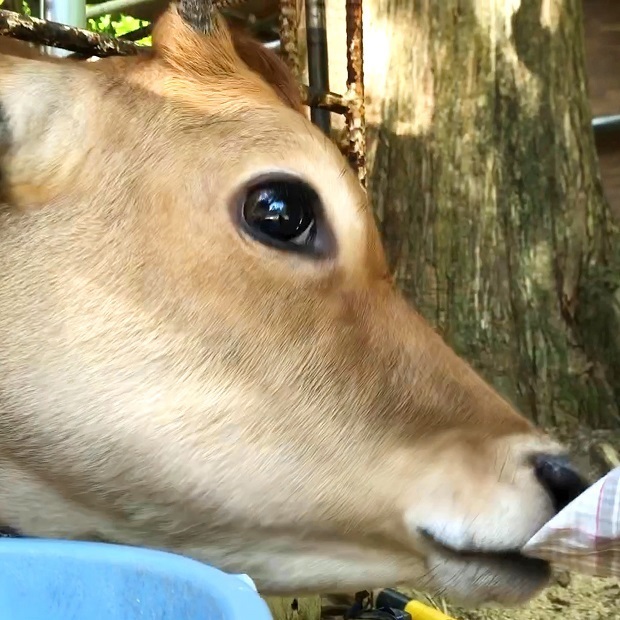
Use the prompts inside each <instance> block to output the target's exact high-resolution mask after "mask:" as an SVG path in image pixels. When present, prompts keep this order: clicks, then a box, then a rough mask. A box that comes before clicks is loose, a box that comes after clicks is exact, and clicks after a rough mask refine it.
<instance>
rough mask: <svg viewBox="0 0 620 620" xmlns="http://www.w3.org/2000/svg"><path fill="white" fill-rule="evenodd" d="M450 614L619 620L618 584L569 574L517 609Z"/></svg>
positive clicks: (487, 618)
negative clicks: (566, 582)
mask: <svg viewBox="0 0 620 620" xmlns="http://www.w3.org/2000/svg"><path fill="white" fill-rule="evenodd" d="M450 611H451V612H452V616H453V617H454V618H456V619H458V620H560V619H562V620H620V582H619V581H618V580H613V579H594V578H589V577H583V576H581V575H571V578H570V584H568V585H565V582H564V583H563V584H562V585H559V584H557V585H554V586H552V587H550V588H548V589H547V590H546V591H545V592H544V593H543V594H541V595H540V596H539V597H538V598H537V599H535V600H533V601H532V602H531V603H530V604H529V605H527V606H526V607H523V608H521V609H511V610H504V609H482V610H476V611H467V612H461V611H459V610H454V609H453V610H450Z"/></svg>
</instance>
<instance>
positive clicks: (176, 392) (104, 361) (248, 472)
mask: <svg viewBox="0 0 620 620" xmlns="http://www.w3.org/2000/svg"><path fill="white" fill-rule="evenodd" d="M153 42H154V48H153V52H152V53H151V54H148V55H146V56H144V57H139V58H133V59H111V60H109V61H108V60H102V61H100V62H97V63H76V62H73V61H69V60H65V61H58V62H43V61H40V60H32V59H22V58H15V57H9V56H0V190H1V195H2V201H1V203H0V369H1V372H0V522H2V523H4V524H6V525H9V526H12V527H14V528H17V529H18V530H20V531H22V532H24V533H26V534H32V535H37V536H48V537H67V538H85V539H92V538H99V539H105V540H110V541H116V542H120V543H128V544H136V545H148V546H151V547H160V548H166V549H170V550H174V551H177V552H180V553H185V554H188V555H190V556H193V557H196V558H199V559H201V560H204V561H207V562H209V563H211V564H214V565H216V566H218V567H220V568H222V569H224V570H228V571H233V572H237V571H243V572H246V573H248V574H250V575H251V576H252V577H253V578H254V579H255V580H256V582H257V583H258V585H259V588H260V589H261V590H262V591H263V592H264V593H291V592H295V593H302V592H308V591H321V590H322V591H335V592H338V591H346V590H351V589H355V588H361V587H375V586H383V585H396V584H399V583H406V584H410V585H414V586H417V587H420V588H428V589H439V590H442V591H444V592H446V593H447V594H448V595H451V596H453V597H456V598H460V599H464V600H467V601H469V602H481V601H487V600H496V601H501V602H504V603H518V602H521V601H524V600H526V599H528V598H529V597H531V596H532V595H533V594H534V593H536V592H537V591H538V590H539V589H540V588H541V587H542V586H543V585H544V583H545V582H546V579H547V577H548V567H547V565H546V564H544V563H542V562H537V561H534V560H527V559H525V558H524V557H522V556H520V555H519V553H518V552H519V548H520V547H521V545H522V544H523V543H524V542H525V541H526V540H528V538H529V537H530V536H531V535H532V534H533V533H534V532H535V531H536V530H537V529H538V528H539V527H540V526H541V525H542V524H543V523H544V522H545V521H546V520H548V519H549V518H550V517H551V516H552V515H553V514H554V512H555V511H556V510H557V508H558V507H559V506H561V505H563V504H564V503H566V501H568V500H569V499H571V498H572V497H574V495H575V494H576V493H578V492H579V491H580V490H581V488H582V483H581V481H580V480H579V478H578V477H577V476H576V475H575V474H574V472H573V471H572V470H571V469H570V467H569V466H568V465H566V464H565V463H564V462H563V461H562V453H561V450H560V449H559V448H558V447H557V446H556V445H555V444H554V443H553V442H551V441H550V440H549V439H548V438H546V437H545V436H544V435H543V434H541V433H540V432H538V431H537V430H535V429H534V428H533V427H532V425H531V424H530V423H529V422H527V421H526V420H525V419H524V418H522V417H521V416H520V415H518V414H517V413H516V412H515V411H514V410H513V409H512V407H511V406H510V405H509V404H508V403H507V402H506V401H505V400H504V399H502V398H501V397H500V396H499V395H498V394H497V393H496V392H495V391H493V389H491V388H490V387H489V386H488V385H487V384H486V383H485V382H484V381H483V380H482V379H481V378H480V377H479V376H478V375H477V374H476V373H475V372H474V371H473V370H472V369H471V368H470V367H469V366H468V365H467V364H466V363H465V362H464V361H462V360H461V359H459V358H458V357H457V356H456V355H455V354H454V353H453V352H452V351H451V350H450V349H449V348H448V347H447V346H446V345H445V344H444V342H443V341H442V340H441V338H440V337H439V336H438V335H437V334H436V333H435V332H434V331H433V329H432V328H431V327H430V326H429V325H428V324H427V323H426V322H425V321H424V320H423V319H422V318H421V317H420V315H419V314H417V313H416V312H415V310H414V309H412V308H411V307H410V306H409V305H408V304H407V303H406V302H405V301H404V299H403V298H402V297H401V295H400V294H399V292H398V291H397V290H395V288H394V286H393V284H392V282H391V280H390V275H389V272H388V267H387V265H386V261H385V258H384V254H383V251H382V247H381V242H380V239H379V234H378V231H377V228H376V226H375V224H374V222H373V217H372V213H371V210H370V207H369V206H368V204H367V198H366V195H365V193H364V191H363V190H362V188H361V187H360V185H359V184H358V181H357V179H356V176H355V174H354V173H353V171H352V170H350V169H349V167H348V165H347V164H346V162H345V160H344V159H343V158H342V156H341V155H340V153H339V152H338V150H337V148H336V147H335V146H334V145H333V144H332V143H330V142H329V141H328V140H327V139H326V138H325V137H324V136H323V135H322V134H321V133H320V132H319V131H318V130H317V129H316V128H315V127H314V126H312V125H311V124H310V123H309V122H308V120H307V119H306V118H305V117H304V115H303V114H302V113H300V106H299V99H298V95H297V94H296V86H295V84H294V81H293V80H292V77H291V76H290V75H288V74H287V72H286V70H285V68H284V65H283V64H282V63H281V62H280V61H279V60H278V59H277V58H276V57H275V56H271V55H270V53H269V52H266V51H264V50H262V49H261V48H260V47H259V46H258V44H256V43H254V42H251V41H250V40H248V39H244V40H241V39H240V38H239V37H237V38H233V37H232V36H231V33H230V32H229V30H228V29H227V27H226V26H225V24H224V23H223V22H222V21H221V19H220V18H219V17H217V16H216V15H213V14H212V13H211V12H210V11H208V10H205V5H204V4H203V3H201V2H198V0H181V3H180V4H179V6H172V7H171V8H170V9H169V11H168V12H167V13H166V14H165V15H164V16H163V17H162V19H161V20H160V21H159V23H158V25H157V27H156V29H155V32H154V37H153ZM242 58H244V59H245V62H244V60H242Z"/></svg>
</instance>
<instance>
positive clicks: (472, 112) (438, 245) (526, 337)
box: [327, 0, 620, 426]
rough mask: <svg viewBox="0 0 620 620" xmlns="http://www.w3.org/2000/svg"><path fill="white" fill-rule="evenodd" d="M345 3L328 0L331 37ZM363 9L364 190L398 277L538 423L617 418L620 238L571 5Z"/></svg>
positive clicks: (378, 4)
mask: <svg viewBox="0 0 620 620" xmlns="http://www.w3.org/2000/svg"><path fill="white" fill-rule="evenodd" d="M340 4H344V3H342V2H337V1H336V0H328V15H327V18H328V28H329V29H330V46H331V47H333V48H337V46H338V45H341V43H340V42H341V40H342V39H341V37H342V36H343V34H342V32H343V25H342V16H341V13H342V10H341V8H339V6H336V5H340ZM364 10H365V20H364V25H365V50H366V52H365V64H366V67H365V74H366V91H367V96H368V103H367V110H368V121H369V146H370V151H369V160H370V161H369V172H370V177H369V194H370V197H371V201H372V204H373V206H374V209H375V211H376V214H377V218H378V221H379V223H380V227H381V230H382V232H383V235H384V239H385V242H386V245H387V250H388V256H389V260H390V264H391V266H392V269H393V271H394V274H395V275H396V278H397V281H398V282H399V284H400V286H401V287H402V288H403V289H404V291H405V292H406V294H407V295H408V296H410V297H411V298H412V299H413V300H414V302H415V303H416V305H417V306H418V308H419V309H420V310H421V312H422V313H423V314H424V315H425V316H426V317H427V318H428V319H429V320H430V321H431V322H433V323H434V324H435V325H436V326H437V328H438V330H439V331H440V332H441V333H442V334H443V335H444V337H445V338H446V340H448V342H450V344H452V345H453V346H454V347H455V348H456V349H457V350H458V351H459V352H460V353H461V354H462V355H464V356H465V357H466V358H468V359H469V360H470V361H472V362H473V364H474V365H475V366H477V367H478V368H479V370H480V371H481V372H482V374H484V375H485V376H486V377H487V378H488V379H489V380H490V381H492V382H493V383H495V385H496V386H497V387H498V388H499V389H500V390H501V391H502V392H503V393H504V394H506V395H507V396H508V397H509V398H511V399H512V400H513V401H515V402H516V403H517V404H518V405H519V406H520V407H521V409H522V410H523V411H524V412H525V413H527V414H529V415H530V416H531V417H532V418H533V419H535V420H536V421H537V422H539V423H541V424H545V425H546V424H554V425H558V424H560V425H562V424H563V423H564V422H566V421H569V422H573V421H575V420H579V421H581V422H587V423H590V424H593V425H599V426H600V425H605V426H609V425H617V424H618V422H619V415H618V411H619V403H620V313H619V299H620V296H619V295H618V290H619V286H620V276H619V275H618V274H620V264H619V263H620V261H619V250H620V243H619V242H620V238H619V235H618V232H617V230H616V228H615V226H614V223H613V222H612V220H611V216H610V212H609V207H608V205H607V202H606V200H605V198H604V195H603V191H602V187H601V183H600V178H599V171H598V161H597V156H596V151H595V146H594V139H593V134H592V130H591V125H590V123H591V114H590V109H589V103H588V97H587V91H586V76H585V70H584V45H583V32H582V22H583V17H582V8H581V2H580V0H511V1H506V0H443V1H442V2H435V1H433V0H365V2H364ZM333 40H337V41H338V45H334V44H333V43H332V41H333ZM330 64H332V67H333V68H332V72H333V73H334V75H338V74H339V72H341V71H342V60H341V59H340V58H339V57H336V56H334V55H333V54H330ZM332 87H333V88H334V89H336V90H337V88H335V85H333V86H332Z"/></svg>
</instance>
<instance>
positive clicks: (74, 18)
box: [41, 0, 86, 56]
mask: <svg viewBox="0 0 620 620" xmlns="http://www.w3.org/2000/svg"><path fill="white" fill-rule="evenodd" d="M41 15H43V18H44V19H45V20H47V21H50V22H56V23H59V24H66V25H67V26H75V27H76V28H86V0H41ZM45 52H46V53H47V54H50V55H51V56H68V55H69V54H70V52H69V51H67V50H64V49H60V48H58V47H46V48H45Z"/></svg>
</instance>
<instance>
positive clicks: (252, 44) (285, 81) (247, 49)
mask: <svg viewBox="0 0 620 620" xmlns="http://www.w3.org/2000/svg"><path fill="white" fill-rule="evenodd" d="M153 48H154V50H155V54H156V56H157V57H159V58H160V59H162V60H163V61H164V62H165V63H166V64H167V65H168V66H169V67H171V68H172V69H173V70H174V72H175V73H176V74H177V75H179V76H185V77H188V78H191V79H193V80H196V81H202V82H207V81H208V82H210V83H211V84H213V83H214V82H222V81H224V80H227V79H230V78H233V79H234V78H239V81H240V80H241V79H242V78H243V79H246V80H247V78H248V69H249V70H250V72H251V74H253V75H254V77H253V78H251V80H252V81H255V82H261V83H263V84H264V85H268V86H270V87H271V89H272V90H273V91H275V93H276V95H277V96H278V97H279V99H280V100H281V101H282V102H283V103H284V104H285V105H287V106H290V107H292V108H294V109H295V110H298V111H302V110H303V108H302V103H301V98H300V93H299V86H298V84H297V82H296V81H295V78H294V76H293V74H292V73H291V71H290V70H289V69H288V67H287V66H286V64H285V63H284V61H283V60H282V59H280V58H279V57H278V56H277V55H276V54H275V53H274V52H273V51H271V50H268V49H267V48H265V47H264V46H263V45H262V44H261V43H260V42H259V41H257V40H256V39H254V38H253V37H251V36H250V35H249V34H247V33H246V32H244V31H243V30H241V29H238V28H237V29H235V30H233V31H231V30H230V29H229V28H228V26H227V25H226V23H225V21H224V20H223V18H222V17H221V16H219V15H218V14H217V13H215V12H214V11H213V7H212V4H211V2H210V1H205V0H179V2H178V3H177V4H172V5H171V6H170V7H169V8H168V10H167V11H166V13H164V15H162V17H161V18H160V19H159V20H158V22H157V24H156V25H155V28H154V30H153ZM259 78H260V79H259Z"/></svg>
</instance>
